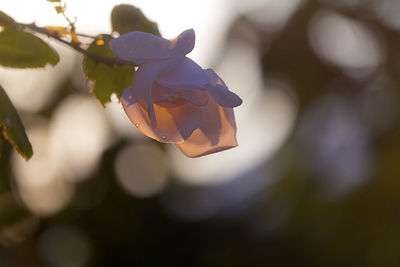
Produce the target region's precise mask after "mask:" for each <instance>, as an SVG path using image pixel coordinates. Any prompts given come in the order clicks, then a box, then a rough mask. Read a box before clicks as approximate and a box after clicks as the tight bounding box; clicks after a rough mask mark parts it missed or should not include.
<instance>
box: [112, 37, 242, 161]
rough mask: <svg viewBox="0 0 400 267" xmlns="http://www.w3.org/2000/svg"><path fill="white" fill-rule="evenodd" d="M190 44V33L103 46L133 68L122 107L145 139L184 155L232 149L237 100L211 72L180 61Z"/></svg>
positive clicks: (123, 39)
mask: <svg viewBox="0 0 400 267" xmlns="http://www.w3.org/2000/svg"><path fill="white" fill-rule="evenodd" d="M194 43H195V33H194V30H193V29H189V30H186V31H184V32H182V33H181V34H180V35H179V36H178V37H176V38H175V39H172V40H167V39H164V38H160V37H157V36H155V35H153V34H150V33H144V32H130V33H127V34H124V35H122V36H120V37H119V38H116V39H113V40H111V41H110V42H109V46H110V48H111V49H112V51H114V53H115V54H116V55H117V56H118V57H119V58H121V59H124V60H127V61H131V62H133V63H135V64H137V65H138V69H137V71H136V73H135V77H134V81H133V84H132V86H131V87H128V88H126V89H125V90H124V92H123V94H122V98H121V102H122V105H123V107H124V110H125V112H126V114H127V115H128V117H129V119H130V120H131V121H132V123H133V124H134V125H135V126H136V127H137V128H138V129H139V130H140V131H141V132H142V133H143V134H145V135H147V136H148V137H151V138H153V139H155V140H157V141H160V142H164V143H174V144H176V145H177V147H178V148H179V149H180V150H181V151H182V152H183V153H184V154H185V155H186V156H188V157H199V156H204V155H207V154H210V153H214V152H218V151H222V150H225V149H229V148H233V147H235V146H237V145H238V144H237V141H236V122H235V116H234V112H233V108H234V107H236V106H239V105H240V104H241V103H242V100H241V99H240V98H239V97H238V96H237V95H236V94H234V93H233V92H231V91H229V89H228V87H227V86H226V84H225V83H224V82H223V80H222V79H221V78H220V77H219V76H218V75H217V74H216V73H215V72H214V71H213V70H212V69H202V68H201V67H200V66H199V65H198V64H196V63H195V62H194V61H193V60H191V59H190V58H188V57H186V54H188V53H189V52H190V51H192V49H193V48H194Z"/></svg>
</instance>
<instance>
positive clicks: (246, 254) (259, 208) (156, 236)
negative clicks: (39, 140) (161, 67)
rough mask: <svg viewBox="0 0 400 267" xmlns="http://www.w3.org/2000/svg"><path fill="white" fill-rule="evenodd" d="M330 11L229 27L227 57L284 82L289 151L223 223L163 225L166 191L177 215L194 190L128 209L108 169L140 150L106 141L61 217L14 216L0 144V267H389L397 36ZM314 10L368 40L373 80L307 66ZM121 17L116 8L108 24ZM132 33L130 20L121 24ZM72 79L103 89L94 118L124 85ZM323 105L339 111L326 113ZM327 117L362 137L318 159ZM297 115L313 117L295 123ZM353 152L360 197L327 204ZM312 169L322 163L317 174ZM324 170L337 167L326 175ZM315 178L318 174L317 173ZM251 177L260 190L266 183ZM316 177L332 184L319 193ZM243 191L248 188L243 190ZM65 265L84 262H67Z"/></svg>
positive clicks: (309, 5) (394, 204) (173, 218)
mask: <svg viewBox="0 0 400 267" xmlns="http://www.w3.org/2000/svg"><path fill="white" fill-rule="evenodd" d="M379 1H380V0H376V1H367V2H369V3H372V2H379ZM340 2H341V3H344V2H346V1H340ZM352 2H357V1H352ZM358 2H360V3H361V2H363V3H364V1H358ZM332 3H333V4H332ZM338 3H339V1H337V2H335V1H316V0H309V1H304V3H303V4H302V5H300V7H299V9H298V10H297V11H296V12H295V13H294V14H293V15H291V16H290V18H289V20H288V21H287V23H286V24H285V26H284V27H282V28H279V30H277V29H276V28H269V27H267V26H265V25H263V24H261V23H259V22H258V21H256V20H253V17H252V14H245V15H243V16H242V17H240V18H238V19H237V20H236V21H235V22H234V23H233V24H232V27H231V31H230V35H229V36H228V40H227V43H226V45H229V44H230V43H233V42H234V41H237V39H239V40H240V41H243V42H244V43H251V42H252V41H254V40H253V39H251V38H249V36H253V35H254V36H256V38H255V39H256V40H257V47H258V48H259V52H260V61H261V63H262V67H263V69H262V72H263V75H264V77H265V78H266V81H268V80H267V79H268V78H269V77H279V78H280V79H282V80H284V81H286V82H288V83H289V84H290V85H291V86H292V88H293V90H294V95H295V96H296V97H297V101H298V104H299V112H298V120H297V122H296V125H295V127H294V129H293V132H292V134H291V136H290V138H289V139H288V140H287V142H286V143H285V145H284V146H283V147H282V148H281V149H280V150H279V151H278V152H277V153H276V154H275V155H274V157H273V158H272V159H271V160H269V161H267V160H265V162H263V163H262V164H263V167H265V169H268V170H274V169H275V168H278V167H277V166H279V167H280V172H277V176H278V177H277V179H276V182H275V183H274V184H272V185H270V186H269V187H266V188H264V189H263V190H261V191H260V192H259V193H257V194H255V195H252V196H251V199H250V200H249V201H248V202H246V203H234V204H233V208H232V209H233V211H232V210H231V211H226V210H222V211H220V212H219V213H216V214H215V215H214V216H211V217H208V218H205V219H203V220H199V221H187V220H184V219H182V218H180V217H179V216H177V215H176V214H173V213H171V212H170V211H168V209H166V207H165V205H164V202H165V199H166V198H167V197H168V196H170V195H174V194H176V192H177V191H179V190H182V191H184V192H189V193H187V195H186V196H185V197H183V198H180V199H179V201H178V202H179V204H181V205H184V204H187V203H189V202H190V200H191V197H192V196H194V195H196V192H199V191H201V190H204V187H201V186H197V187H195V186H187V185H182V184H179V183H175V182H171V183H170V184H169V185H168V187H167V188H166V189H165V191H163V192H162V193H161V194H159V195H157V196H153V197H150V198H147V199H140V198H135V197H132V196H129V195H128V194H126V192H125V191H123V190H122V189H121V187H120V185H119V184H118V182H117V177H116V175H115V171H114V161H115V160H116V157H117V155H118V153H119V151H120V150H121V149H122V148H123V147H125V146H126V145H127V144H128V143H131V142H140V141H132V140H126V139H124V138H122V137H118V136H117V135H115V136H113V138H114V140H113V141H114V142H113V144H112V145H111V146H110V147H109V149H107V150H106V151H105V152H104V153H103V155H102V158H101V160H100V163H99V164H98V166H97V169H96V170H95V171H94V173H93V174H91V175H90V177H88V179H87V180H84V181H81V182H77V183H76V185H75V194H74V196H73V199H72V201H71V203H70V204H69V205H68V206H67V207H66V208H65V209H64V210H62V211H61V212H60V213H58V214H56V215H53V216H50V217H43V218H42V217H39V216H38V215H34V214H31V212H30V211H28V210H26V209H25V208H23V206H22V204H21V203H20V199H19V196H18V195H17V193H16V191H14V187H15V185H13V181H14V178H15V177H14V174H13V172H12V171H11V167H10V166H11V164H10V158H11V152H10V151H11V146H10V144H8V143H7V142H4V140H3V138H2V137H0V143H1V145H0V149H1V154H2V158H1V160H0V177H1V178H2V179H0V192H1V195H0V242H1V244H2V247H1V249H0V266H13V267H19V266H24V267H25V266H66V265H65V263H66V262H68V264H71V265H69V266H207V267H213V266H218V267H221V266H255V267H257V266H324V267H325V266H371V267H372V266H377V267H380V266H400V241H399V240H400V227H399V225H400V208H399V205H398V203H399V201H400V168H399V163H398V161H399V159H400V138H399V137H400V114H399V109H398V103H399V102H398V101H399V99H400V97H399V94H400V90H399V88H400V86H399V85H400V75H399V72H400V69H399V58H400V57H399V55H400V54H399V51H400V50H399V47H400V34H399V29H394V28H392V27H389V26H388V25H387V24H385V23H383V22H382V20H381V19H379V18H377V16H375V14H374V13H373V12H371V9H369V8H368V7H369V6H371V5H366V4H365V5H359V6H356V7H354V6H353V5H348V6H346V5H339V4H338ZM127 10H128V12H127V14H130V11H129V8H128V9H127ZM260 10H261V9H260ZM321 10H331V11H334V12H336V13H338V14H341V15H342V16H344V17H346V18H351V19H353V20H355V21H358V22H362V23H364V25H366V26H368V27H369V28H370V29H372V30H373V31H374V32H375V33H377V36H379V39H377V40H378V42H381V43H382V44H383V45H384V47H385V49H386V50H385V55H386V56H385V57H384V59H383V60H382V62H381V63H380V64H379V66H377V67H376V68H374V69H373V70H372V71H370V72H369V73H367V74H365V75H361V74H363V73H361V74H360V75H352V74H353V73H350V72H349V71H346V69H343V68H340V67H338V66H336V65H334V64H332V63H329V62H327V61H326V60H324V59H322V58H321V57H320V56H319V55H317V53H315V51H314V49H313V47H312V46H311V45H310V39H309V25H310V22H311V20H312V18H313V17H314V15H315V14H316V13H318V12H319V11H321ZM114 11H115V10H114ZM123 11H124V9H123V8H122V9H121V7H120V11H119V12H123ZM132 12H137V11H134V10H133V9H132ZM124 16H125V15H124ZM127 18H128V16H127V17H125V19H127ZM139 18H140V16H139ZM0 20H1V14H0ZM128 20H129V19H128ZM124 21H125V20H123V19H121V22H124ZM121 22H118V23H121ZM118 23H117V22H114V23H113V30H115V31H118V32H120V33H124V32H125V29H123V28H121V29H120V28H119V27H122V26H116V25H119V24H118ZM122 24H123V23H122ZM134 24H135V21H134V20H133V22H129V23H127V25H134ZM129 27H131V26H129ZM132 29H133V28H128V29H127V31H129V30H132ZM252 34H253V35H252ZM110 38H111V37H109V36H107V35H103V37H102V39H101V40H103V41H104V44H103V45H98V44H97V41H98V40H99V39H100V38H97V39H96V40H95V41H94V42H93V43H91V45H90V47H89V50H90V51H91V52H93V53H95V54H99V55H102V56H106V57H113V55H112V54H111V53H110V51H109V50H108V49H107V47H106V46H105V44H106V43H107V41H108V40H109V39H110ZM0 43H1V42H0ZM100 43H101V42H100ZM0 60H1V58H0ZM118 68H122V67H118ZM85 69H86V72H87V75H88V78H89V79H95V80H96V83H94V86H101V87H102V89H101V92H102V93H103V92H104V94H102V93H101V94H100V93H97V91H96V87H95V88H94V94H95V95H96V96H97V97H98V98H99V99H100V101H101V103H102V104H103V105H104V103H106V102H107V101H108V100H109V97H110V94H111V93H112V92H116V93H117V94H118V92H119V93H120V92H121V91H120V90H122V89H123V88H124V86H126V83H128V78H127V77H130V79H132V78H133V72H131V73H128V71H127V70H125V69H122V72H121V71H118V74H117V72H115V76H107V77H111V79H116V80H119V79H121V82H122V83H123V84H121V85H120V86H118V87H117V88H111V86H110V84H112V83H114V82H115V81H109V80H108V78H104V77H105V74H107V75H109V74H110V73H114V69H112V68H111V67H110V66H108V65H105V64H103V63H96V62H93V61H89V60H87V59H86V66H85ZM119 73H124V74H123V77H120V76H118V75H120V74H119ZM75 75H76V74H75V73H71V74H70V77H68V79H67V80H66V81H64V83H63V84H62V85H60V88H59V91H60V95H59V97H57V98H55V99H54V100H53V103H52V104H51V105H49V108H48V109H47V110H45V111H41V113H40V115H44V116H45V117H46V118H51V117H52V115H53V113H54V111H55V110H56V108H57V106H59V105H60V104H61V103H62V101H63V100H64V98H65V97H66V96H68V95H69V94H72V93H76V92H81V91H82V88H78V86H77V85H76V84H74V83H73V82H72V80H73V79H74V76H75ZM113 75H114V74H113ZM102 79H106V80H102ZM381 80H383V81H385V82H381ZM370 86H374V87H373V88H372V89H369V88H370ZM105 89H113V90H110V91H107V90H105ZM332 97H333V98H334V99H335V101H337V102H340V105H336V106H335V105H333V106H332V105H330V104H329V103H330V102H329V101H326V100H327V99H328V100H329V99H331V98H332ZM337 102H334V103H337ZM389 107H390V108H389ZM392 107H393V108H392ZM2 108H3V104H1V105H0V111H2ZM388 108H389V109H388ZM387 110H388V111H387ZM2 112H3V111H2ZM329 112H332V113H333V114H342V115H341V116H342V117H340V118H341V119H342V118H345V119H348V118H352V119H353V118H354V119H353V120H352V121H351V123H350V126H349V127H353V126H357V127H358V126H359V125H361V126H362V127H361V126H360V128H358V129H361V130H359V131H360V132H361V134H362V135H359V136H358V135H357V136H356V137H357V138H354V140H355V141H354V142H353V141H352V142H350V144H348V143H344V144H343V145H341V146H340V147H339V148H340V149H338V150H337V151H336V150H335V151H334V153H332V154H328V155H327V154H323V153H322V154H321V153H320V152H319V150H318V147H319V146H322V145H325V144H328V146H329V145H332V144H333V143H334V142H333V141H334V140H331V139H329V136H328V135H329V133H331V132H339V133H340V134H341V133H342V132H341V130H342V128H339V127H333V128H332V130H331V131H330V130H329V129H330V128H329V127H328V130H327V131H323V130H324V129H326V125H327V124H328V123H330V121H331V119H332V118H331V117H330V115H331V113H329ZM310 113H317V115H320V116H321V117H318V119H317V120H316V122H314V121H313V120H312V123H308V121H309V114H310ZM343 114H344V115H343ZM0 115H3V113H1V114H0ZM262 115H263V114H257V116H262ZM317 115H316V116H317ZM3 116H4V115H3ZM335 118H336V117H335ZM77 119H79V118H77ZM304 128H306V131H305V132H306V134H305V135H302V134H301V133H302V132H303V130H304ZM336 130H337V131H336ZM344 135H345V137H344V139H345V140H353V139H351V138H352V137H351V134H349V135H346V134H344ZM361 137H363V138H365V139H366V141H363V140H361V139H362V138H361ZM324 138H326V139H324ZM304 139H307V142H305V141H304ZM321 140H322V141H321ZM326 140H327V141H326ZM360 140H361V141H363V142H364V143H362V146H363V147H362V148H363V149H365V150H361V155H362V156H368V158H369V161H367V163H368V164H367V165H368V166H366V167H365V168H367V167H368V170H369V171H368V172H366V173H361V174H358V175H357V177H356V178H359V179H361V180H362V181H363V182H362V183H360V184H359V185H357V186H354V187H352V188H350V189H347V191H346V190H345V191H340V190H338V192H337V191H335V190H336V189H335V186H337V184H338V183H339V184H340V183H341V182H343V181H342V180H341V178H342V177H341V175H340V173H339V174H338V173H337V172H336V171H337V169H340V168H341V167H343V166H345V169H351V168H352V167H354V166H350V167H349V166H348V165H345V163H346V161H347V160H344V161H340V160H341V159H343V158H344V159H346V155H347V154H348V153H351V152H354V151H355V150H356V149H357V147H353V145H354V144H353V143H356V142H357V141H360ZM324 141H326V142H324ZM321 158H323V159H326V158H327V160H326V162H325V161H323V162H324V164H325V165H324V164H322V163H321ZM336 161H338V162H339V163H340V164H339V165H335V164H334V163H335V162H336ZM349 162H350V163H351V164H352V162H351V161H349ZM326 166H328V167H330V168H329V169H328V171H327V172H323V171H321V169H323V168H324V167H326ZM263 170H264V169H263ZM222 171H223V170H222ZM264 175H265V179H269V176H268V175H267V171H265V174H264ZM171 176H173V174H171ZM328 176H329V177H330V176H332V177H333V178H332V179H333V181H331V182H330V183H328V182H327V181H328ZM358 176H360V177H358ZM364 176H365V177H364ZM242 179H244V180H248V181H253V180H252V179H253V176H252V175H251V174H249V175H247V176H245V177H242ZM219 189H221V190H220V194H221V196H220V198H218V200H219V201H221V202H222V201H224V200H225V197H226V195H227V194H226V193H228V192H227V191H224V190H228V189H227V187H225V185H221V186H220V188H219ZM243 190H244V189H243ZM198 201H199V202H201V201H204V199H200V200H198ZM207 203H208V202H207ZM212 204H213V203H211V204H210V203H208V205H212ZM243 206H244V208H243ZM35 220H36V221H35ZM16 233H18V234H19V235H17V234H16ZM63 237H68V238H63ZM73 237H74V238H73ZM76 248H84V249H80V250H79V251H77V249H76ZM83 252H84V253H86V254H85V255H84V256H82V254H80V253H83ZM77 255H78V256H77ZM75 257H80V258H81V259H84V261H83V262H79V261H73V259H75ZM66 259H67V260H66ZM71 262H72V263H71Z"/></svg>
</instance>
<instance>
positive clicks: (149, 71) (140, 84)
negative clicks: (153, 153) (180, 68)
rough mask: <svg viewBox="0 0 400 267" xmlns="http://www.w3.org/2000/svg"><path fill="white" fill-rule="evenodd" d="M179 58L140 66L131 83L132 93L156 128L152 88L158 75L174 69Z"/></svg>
mask: <svg viewBox="0 0 400 267" xmlns="http://www.w3.org/2000/svg"><path fill="white" fill-rule="evenodd" d="M180 61H181V59H180V58H173V59H170V60H163V61H156V62H149V63H147V64H143V65H141V66H140V68H139V69H138V71H137V72H136V75H135V79H134V81H133V86H132V92H133V95H134V97H135V99H136V101H137V102H139V103H140V105H141V106H142V107H143V108H145V109H146V110H147V112H148V115H149V118H150V121H151V124H152V126H153V127H155V126H156V124H157V120H156V115H155V113H154V108H153V100H152V93H151V92H152V86H153V82H154V81H155V79H156V78H157V76H158V75H160V74H162V73H164V72H168V71H169V70H171V69H172V68H174V67H175V66H176V65H177V64H178V63H179V62H180Z"/></svg>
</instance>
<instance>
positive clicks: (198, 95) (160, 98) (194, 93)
mask: <svg viewBox="0 0 400 267" xmlns="http://www.w3.org/2000/svg"><path fill="white" fill-rule="evenodd" d="M152 99H153V103H155V104H160V105H162V106H171V107H172V106H176V105H179V104H180V103H181V102H182V101H188V102H190V103H192V104H193V105H196V106H199V107H201V106H204V105H205V104H207V102H208V94H207V92H205V91H203V90H198V89H193V90H177V89H174V88H168V87H164V86H162V85H161V84H159V83H157V82H154V83H153V88H152Z"/></svg>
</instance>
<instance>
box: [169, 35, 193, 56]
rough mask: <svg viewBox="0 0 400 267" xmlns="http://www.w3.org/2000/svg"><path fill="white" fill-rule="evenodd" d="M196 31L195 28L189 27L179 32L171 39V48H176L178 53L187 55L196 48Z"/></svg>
mask: <svg viewBox="0 0 400 267" xmlns="http://www.w3.org/2000/svg"><path fill="white" fill-rule="evenodd" d="M195 39H196V36H195V33H194V30H193V29H188V30H186V31H183V32H182V33H181V34H179V35H178V36H177V37H176V38H174V39H171V40H170V42H171V43H170V48H172V49H174V50H176V53H179V54H181V55H186V54H188V53H190V52H191V51H192V50H193V48H194V43H195Z"/></svg>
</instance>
